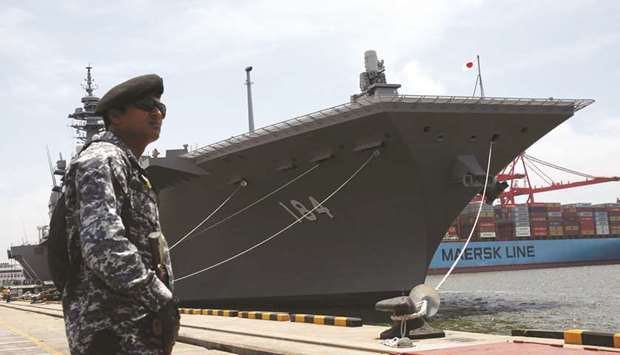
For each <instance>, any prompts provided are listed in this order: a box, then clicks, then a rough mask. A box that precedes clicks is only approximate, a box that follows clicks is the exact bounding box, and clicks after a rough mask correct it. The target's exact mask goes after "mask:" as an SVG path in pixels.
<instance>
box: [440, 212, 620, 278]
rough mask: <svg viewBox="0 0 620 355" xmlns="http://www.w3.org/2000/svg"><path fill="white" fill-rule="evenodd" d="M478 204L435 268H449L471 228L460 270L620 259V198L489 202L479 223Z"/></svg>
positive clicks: (453, 232)
mask: <svg viewBox="0 0 620 355" xmlns="http://www.w3.org/2000/svg"><path fill="white" fill-rule="evenodd" d="M478 208H479V203H477V202H474V203H470V204H469V205H468V206H467V207H466V208H465V209H464V210H463V212H462V213H461V214H460V215H459V216H458V217H457V218H456V220H455V222H454V223H453V224H452V225H451V226H450V228H449V229H448V232H447V233H446V234H445V236H444V239H443V241H442V243H441V244H440V245H439V248H438V249H437V251H436V252H435V255H434V256H433V258H432V260H431V263H430V267H429V273H442V272H445V271H446V270H447V269H448V268H449V267H450V266H451V265H452V263H453V262H454V260H455V259H456V258H457V256H458V254H459V253H460V252H461V250H462V248H463V245H464V244H465V240H466V239H467V237H468V236H469V235H470V233H473V234H472V239H471V242H470V244H469V245H468V246H467V248H466V250H465V252H464V253H463V256H462V258H461V260H460V261H459V264H458V266H457V267H456V268H455V271H456V272H477V271H494V270H509V269H529V268H544V267H558V266H574V265H595V264H610V263H620V203H608V204H590V203H576V204H566V205H561V204H560V203H529V204H526V203H524V204H514V205H505V206H501V205H499V206H491V205H486V204H485V205H483V206H482V209H481V212H480V217H479V221H478V223H477V225H475V224H474V221H475V218H476V215H477V212H478ZM472 229H473V231H472Z"/></svg>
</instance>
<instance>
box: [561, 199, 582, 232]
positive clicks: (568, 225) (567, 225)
mask: <svg viewBox="0 0 620 355" xmlns="http://www.w3.org/2000/svg"><path fill="white" fill-rule="evenodd" d="M562 222H563V224H564V235H568V236H575V235H579V220H578V219H577V207H576V206H574V205H564V206H562Z"/></svg>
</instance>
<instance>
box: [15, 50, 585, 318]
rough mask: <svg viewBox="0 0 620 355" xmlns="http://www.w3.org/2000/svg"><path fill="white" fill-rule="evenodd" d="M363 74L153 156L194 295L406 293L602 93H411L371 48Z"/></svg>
mask: <svg viewBox="0 0 620 355" xmlns="http://www.w3.org/2000/svg"><path fill="white" fill-rule="evenodd" d="M365 69H366V70H365V71H364V72H362V73H361V74H360V89H361V92H360V93H359V94H355V95H353V96H351V97H350V100H349V102H347V103H345V104H342V105H339V106H335V107H330V108H327V109H324V110H320V111H317V112H314V113H310V114H307V115H303V116H300V117H296V118H293V119H290V120H287V121H284V122H280V123H276V124H273V125H270V126H267V127H263V128H260V129H257V130H250V131H249V132H247V133H243V134H240V135H238V136H235V137H232V138H230V139H226V140H223V141H221V142H218V143H214V144H210V145H208V146H205V147H202V148H199V149H195V150H191V151H189V150H188V149H187V146H184V148H183V149H172V150H168V151H166V153H165V156H162V157H160V156H158V154H154V155H153V156H152V157H148V158H145V159H143V161H144V164H145V167H146V168H147V171H148V173H149V177H150V179H151V182H152V184H153V186H154V187H155V188H156V189H157V190H158V192H159V199H160V201H159V202H160V218H161V225H162V229H163V232H164V234H165V235H166V238H167V240H168V243H169V245H170V248H171V256H172V262H173V267H174V271H175V277H176V281H175V293H176V294H177V296H178V297H179V298H180V299H181V300H182V301H183V303H184V304H186V305H192V304H196V305H202V306H209V305H211V306H216V307H224V306H235V307H246V308H247V307H261V308H266V307H271V306H293V307H301V306H303V305H307V306H319V307H320V306H323V305H330V306H337V305H346V306H354V305H364V306H367V307H370V306H371V305H373V304H374V303H375V302H376V301H378V300H380V299H384V298H388V297H392V296H398V295H401V294H404V293H407V292H408V291H409V290H410V289H411V287H413V286H415V285H417V284H421V283H423V282H424V279H425V277H426V272H427V268H428V266H429V263H430V261H431V259H432V257H433V254H434V253H435V250H436V249H437V247H438V245H439V243H440V241H441V239H442V237H443V235H444V234H445V232H446V230H447V229H448V227H449V225H450V223H451V222H452V221H453V220H454V218H455V217H456V216H457V215H458V214H459V212H461V210H462V209H463V208H464V207H465V206H466V205H467V203H468V202H469V201H470V200H471V199H472V198H473V197H474V196H475V195H476V194H478V193H480V192H481V190H482V188H483V186H484V185H485V182H487V189H486V192H485V194H486V196H487V198H488V199H489V200H492V199H493V197H494V196H497V194H498V193H499V192H500V191H501V187H502V184H501V182H498V181H496V180H495V179H494V178H492V177H493V176H495V175H496V174H497V173H498V172H499V171H500V170H501V169H502V168H503V167H505V166H506V165H507V164H508V163H509V162H510V161H512V160H513V159H514V158H515V157H516V156H517V155H518V154H519V153H521V152H523V151H524V150H525V149H526V148H527V147H529V146H530V145H532V144H533V143H534V142H536V141H537V140H539V139H540V138H541V137H543V136H544V135H545V134H546V133H548V132H549V131H551V130H552V129H553V128H555V127H556V126H558V125H559V124H561V123H562V122H564V121H565V120H567V119H568V118H570V117H571V116H572V115H573V114H574V113H575V112H576V111H578V110H580V109H582V108H584V107H586V106H588V105H589V104H591V103H592V102H593V101H592V100H585V99H584V100H581V99H577V100H568V99H554V98H545V99H535V98H504V97H473V96H420V95H401V94H399V93H398V89H399V88H400V85H398V84H389V83H387V80H386V77H385V68H384V66H383V61H379V60H378V59H377V56H376V53H375V52H374V51H368V52H366V54H365ZM248 81H249V80H248ZM91 96H92V94H91ZM82 101H83V102H84V99H83V100H82ZM93 102H94V101H93ZM91 109H92V108H91ZM89 110H90V109H89ZM85 112H86V105H85ZM88 112H92V110H90V111H88ZM91 117H94V116H91ZM93 119H94V118H93ZM490 148H491V149H490ZM491 152H492V154H490V153H491ZM489 158H490V160H489ZM487 161H489V169H488V171H487V169H486V167H487ZM489 176H490V178H489ZM18 260H19V259H18ZM22 265H23V264H22Z"/></svg>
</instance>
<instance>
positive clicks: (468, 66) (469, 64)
mask: <svg viewBox="0 0 620 355" xmlns="http://www.w3.org/2000/svg"><path fill="white" fill-rule="evenodd" d="M475 67H476V61H475V60H473V59H472V60H468V61H466V62H465V65H463V70H473V69H474V68H475Z"/></svg>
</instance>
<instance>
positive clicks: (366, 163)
mask: <svg viewBox="0 0 620 355" xmlns="http://www.w3.org/2000/svg"><path fill="white" fill-rule="evenodd" d="M378 155H379V151H378V150H376V151H374V152H373V153H372V154H371V155H370V157H369V158H368V159H367V160H366V161H365V162H364V163H363V164H362V165H361V166H360V167H359V168H358V169H357V170H356V171H355V172H354V173H353V174H352V175H351V176H350V177H349V178H348V179H347V180H345V181H344V182H343V183H342V184H341V185H340V186H338V187H337V188H336V189H335V190H334V191H332V193H330V194H329V195H328V196H327V197H325V198H324V199H323V200H322V201H321V202H319V203H318V204H317V205H316V206H314V207H313V208H312V209H311V210H309V211H308V212H306V213H304V214H303V215H302V216H301V217H299V218H297V219H296V220H295V221H293V222H292V223H291V224H289V225H287V226H286V227H284V228H283V229H281V230H280V231H278V232H276V233H275V234H272V235H271V236H270V237H268V238H267V239H265V240H263V241H262V242H260V243H257V244H255V245H253V246H251V247H249V248H247V249H245V250H244V251H242V252H239V253H237V254H235V255H233V256H231V257H229V258H227V259H225V260H222V261H220V262H218V263H216V264H213V265H211V266H209V267H206V268H204V269H202V270H198V271H195V272H193V273H191V274H188V275H185V276H182V277H178V278H176V279H175V280H174V281H175V282H179V281H181V280H185V279H187V278H189V277H192V276H196V275H198V274H200V273H203V272H205V271H209V270H211V269H214V268H216V267H218V266H220V265H223V264H225V263H227V262H229V261H232V260H234V259H236V258H238V257H240V256H242V255H244V254H246V253H249V252H250V251H252V250H254V249H256V248H258V247H259V246H261V245H263V244H265V243H267V242H269V241H270V240H272V239H274V238H275V237H277V236H279V235H280V234H282V233H284V232H286V231H287V230H288V229H290V228H291V227H292V226H294V225H295V224H297V223H299V222H300V221H301V220H302V219H304V218H306V216H308V215H310V214H311V213H313V212H314V211H315V210H316V209H317V208H319V207H321V206H323V204H324V203H325V202H327V201H328V200H329V199H330V198H332V197H333V196H334V195H335V194H336V193H338V191H340V190H342V188H343V187H345V186H346V185H347V184H348V183H349V182H350V181H351V180H353V178H354V177H355V176H356V175H357V174H358V173H359V172H360V171H362V169H364V168H365V167H366V165H368V163H370V161H371V160H372V159H373V158H374V157H376V156H378Z"/></svg>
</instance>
